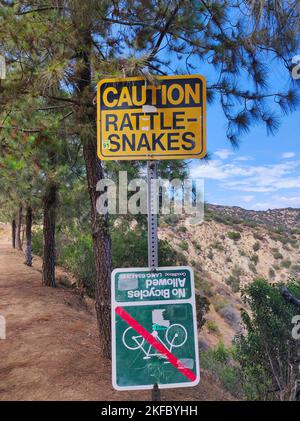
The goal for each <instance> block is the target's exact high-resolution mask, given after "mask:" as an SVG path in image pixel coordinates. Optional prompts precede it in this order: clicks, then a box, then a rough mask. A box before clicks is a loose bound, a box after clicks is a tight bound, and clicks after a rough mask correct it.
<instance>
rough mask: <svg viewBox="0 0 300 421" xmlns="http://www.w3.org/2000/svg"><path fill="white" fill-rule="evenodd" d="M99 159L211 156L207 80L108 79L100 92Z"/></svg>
mask: <svg viewBox="0 0 300 421" xmlns="http://www.w3.org/2000/svg"><path fill="white" fill-rule="evenodd" d="M97 125H98V126H97V130H98V156H99V158H100V159H103V160H114V159H116V160H133V159H137V160H142V159H188V158H203V157H204V156H205V155H206V86H205V79H204V78H203V77H202V76H198V75H192V76H190V75H189V76H181V75H180V76H163V77H160V78H159V83H158V84H157V86H152V85H149V84H148V83H147V82H146V81H145V80H144V79H143V78H138V77H132V78H125V79H105V80H102V81H101V82H99V83H98V92H97Z"/></svg>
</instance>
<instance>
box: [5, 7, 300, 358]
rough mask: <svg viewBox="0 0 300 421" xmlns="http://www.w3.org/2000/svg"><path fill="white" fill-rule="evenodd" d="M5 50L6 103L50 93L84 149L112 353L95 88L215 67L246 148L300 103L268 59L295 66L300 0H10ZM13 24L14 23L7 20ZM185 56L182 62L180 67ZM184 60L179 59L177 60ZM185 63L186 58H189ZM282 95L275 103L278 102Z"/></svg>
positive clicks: (213, 78) (214, 80)
mask: <svg viewBox="0 0 300 421" xmlns="http://www.w3.org/2000/svg"><path fill="white" fill-rule="evenodd" d="M1 5H2V9H1V10H0V23H1V26H0V38H1V39H2V42H1V45H0V53H2V54H3V55H4V56H5V58H6V62H7V64H8V73H9V72H13V73H15V77H14V78H10V80H9V81H8V82H7V83H5V84H4V85H3V84H2V85H3V86H5V89H4V91H3V86H2V85H1V87H0V89H1V95H2V97H1V99H0V107H1V108H2V109H6V111H8V110H9V104H10V103H11V99H12V97H14V98H15V97H19V98H22V96H23V95H24V93H26V94H29V95H30V96H31V97H32V98H36V97H39V98H43V101H44V103H45V104H46V105H47V106H49V107H50V106H52V107H53V109H54V110H55V111H54V112H56V113H57V112H60V113H62V114H63V118H64V119H65V120H68V121H71V122H72V126H73V130H74V136H76V137H77V138H78V139H79V140H80V142H81V144H82V147H83V157H84V160H85V165H86V176H87V185H88V191H89V196H90V203H91V229H92V237H93V244H94V253H95V261H96V310H97V317H98V324H99V332H100V336H101V352H102V354H103V355H105V356H109V355H110V334H109V326H110V271H111V244H110V236H109V224H108V218H107V216H103V215H99V214H98V213H97V211H96V201H97V192H96V183H97V182H98V181H99V179H101V178H103V177H104V175H105V166H104V165H103V163H102V162H101V161H99V160H98V159H97V156H96V127H95V120H96V116H95V103H94V100H95V87H96V84H97V82H98V81H99V80H100V79H102V78H104V77H114V76H135V75H138V76H142V77H144V78H145V80H148V81H149V82H151V83H156V78H155V76H156V75H161V74H167V73H176V72H178V73H186V72H188V73H189V72H191V71H194V70H196V69H198V68H200V69H201V67H202V66H203V68H204V69H205V72H204V73H207V74H208V76H209V77H208V87H207V94H208V100H209V102H212V101H214V100H217V99H219V101H220V104H221V106H222V109H223V112H224V114H225V116H226V118H227V121H228V127H227V138H228V139H229V141H230V142H231V143H232V144H233V145H234V146H236V145H238V141H239V137H240V135H241V134H243V133H245V132H247V131H249V129H250V127H251V125H252V124H256V123H264V124H265V125H266V127H267V130H268V132H269V133H274V132H275V131H276V129H277V128H278V126H279V116H278V115H277V114H276V112H275V110H274V104H275V105H276V106H277V108H278V107H279V109H281V110H282V112H283V113H287V112H290V111H293V110H294V109H295V108H296V106H297V105H298V97H297V95H296V87H294V86H291V87H290V88H289V89H287V90H286V91H285V90H284V89H278V90H275V91H273V90H271V88H270V86H269V84H268V81H269V77H268V74H269V73H270V71H268V68H267V66H266V63H268V62H270V61H271V60H272V61H273V62H274V63H276V65H277V66H281V67H282V68H283V69H286V70H287V71H288V72H290V70H291V57H292V56H293V55H294V54H295V53H296V52H297V49H298V47H299V21H300V20H299V8H300V5H299V2H298V1H297V0H290V1H288V2H285V1H276V0H260V1H259V0H257V1H254V0H252V1H247V0H242V1H240V2H237V1H235V0H225V1H222V2H221V1H218V0H211V1H208V0H199V1H196V0H187V1H183V0H168V1H167V0H164V1H163V0H127V1H118V0H116V1H106V0H102V1H96V0H89V1H86V2H79V1H78V0H55V1H54V0H52V1H51V0H49V2H47V4H46V5H45V3H44V2H43V1H39V0H35V1H28V0H26V1H18V2H14V1H8V0H7V1H5V0H3V1H1ZM4 21H5V25H2V23H3V22H4ZM174 63H176V65H174ZM178 63H179V64H178ZM181 63H182V64H181ZM274 100H275V101H274Z"/></svg>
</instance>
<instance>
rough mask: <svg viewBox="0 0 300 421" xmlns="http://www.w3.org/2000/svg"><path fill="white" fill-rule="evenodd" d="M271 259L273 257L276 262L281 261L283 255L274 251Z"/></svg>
mask: <svg viewBox="0 0 300 421" xmlns="http://www.w3.org/2000/svg"><path fill="white" fill-rule="evenodd" d="M273 257H274V259H276V260H279V259H283V255H282V254H281V253H279V251H275V252H274V253H273Z"/></svg>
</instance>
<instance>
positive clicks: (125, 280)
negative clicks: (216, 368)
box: [112, 267, 200, 390]
mask: <svg viewBox="0 0 300 421" xmlns="http://www.w3.org/2000/svg"><path fill="white" fill-rule="evenodd" d="M112 374H113V386H114V388H115V389H117V390H134V389H151V388H152V387H153V385H154V384H155V383H157V384H158V385H159V387H160V388H171V387H184V386H195V385H196V384H197V383H198V382H199V380H200V375H199V357H198V340H197V323H196V309H195V295H194V278H193V272H192V270H191V269H190V268H188V267H163V268H157V270H156V271H150V270H148V268H133V269H115V270H114V271H113V273H112Z"/></svg>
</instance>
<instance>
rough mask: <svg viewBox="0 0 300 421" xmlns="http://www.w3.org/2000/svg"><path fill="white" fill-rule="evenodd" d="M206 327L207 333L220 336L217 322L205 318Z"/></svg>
mask: <svg viewBox="0 0 300 421" xmlns="http://www.w3.org/2000/svg"><path fill="white" fill-rule="evenodd" d="M206 327H207V329H208V331H209V333H213V334H215V335H217V336H220V334H221V332H220V329H219V328H218V325H217V323H216V322H214V321H213V320H207V321H206Z"/></svg>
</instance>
